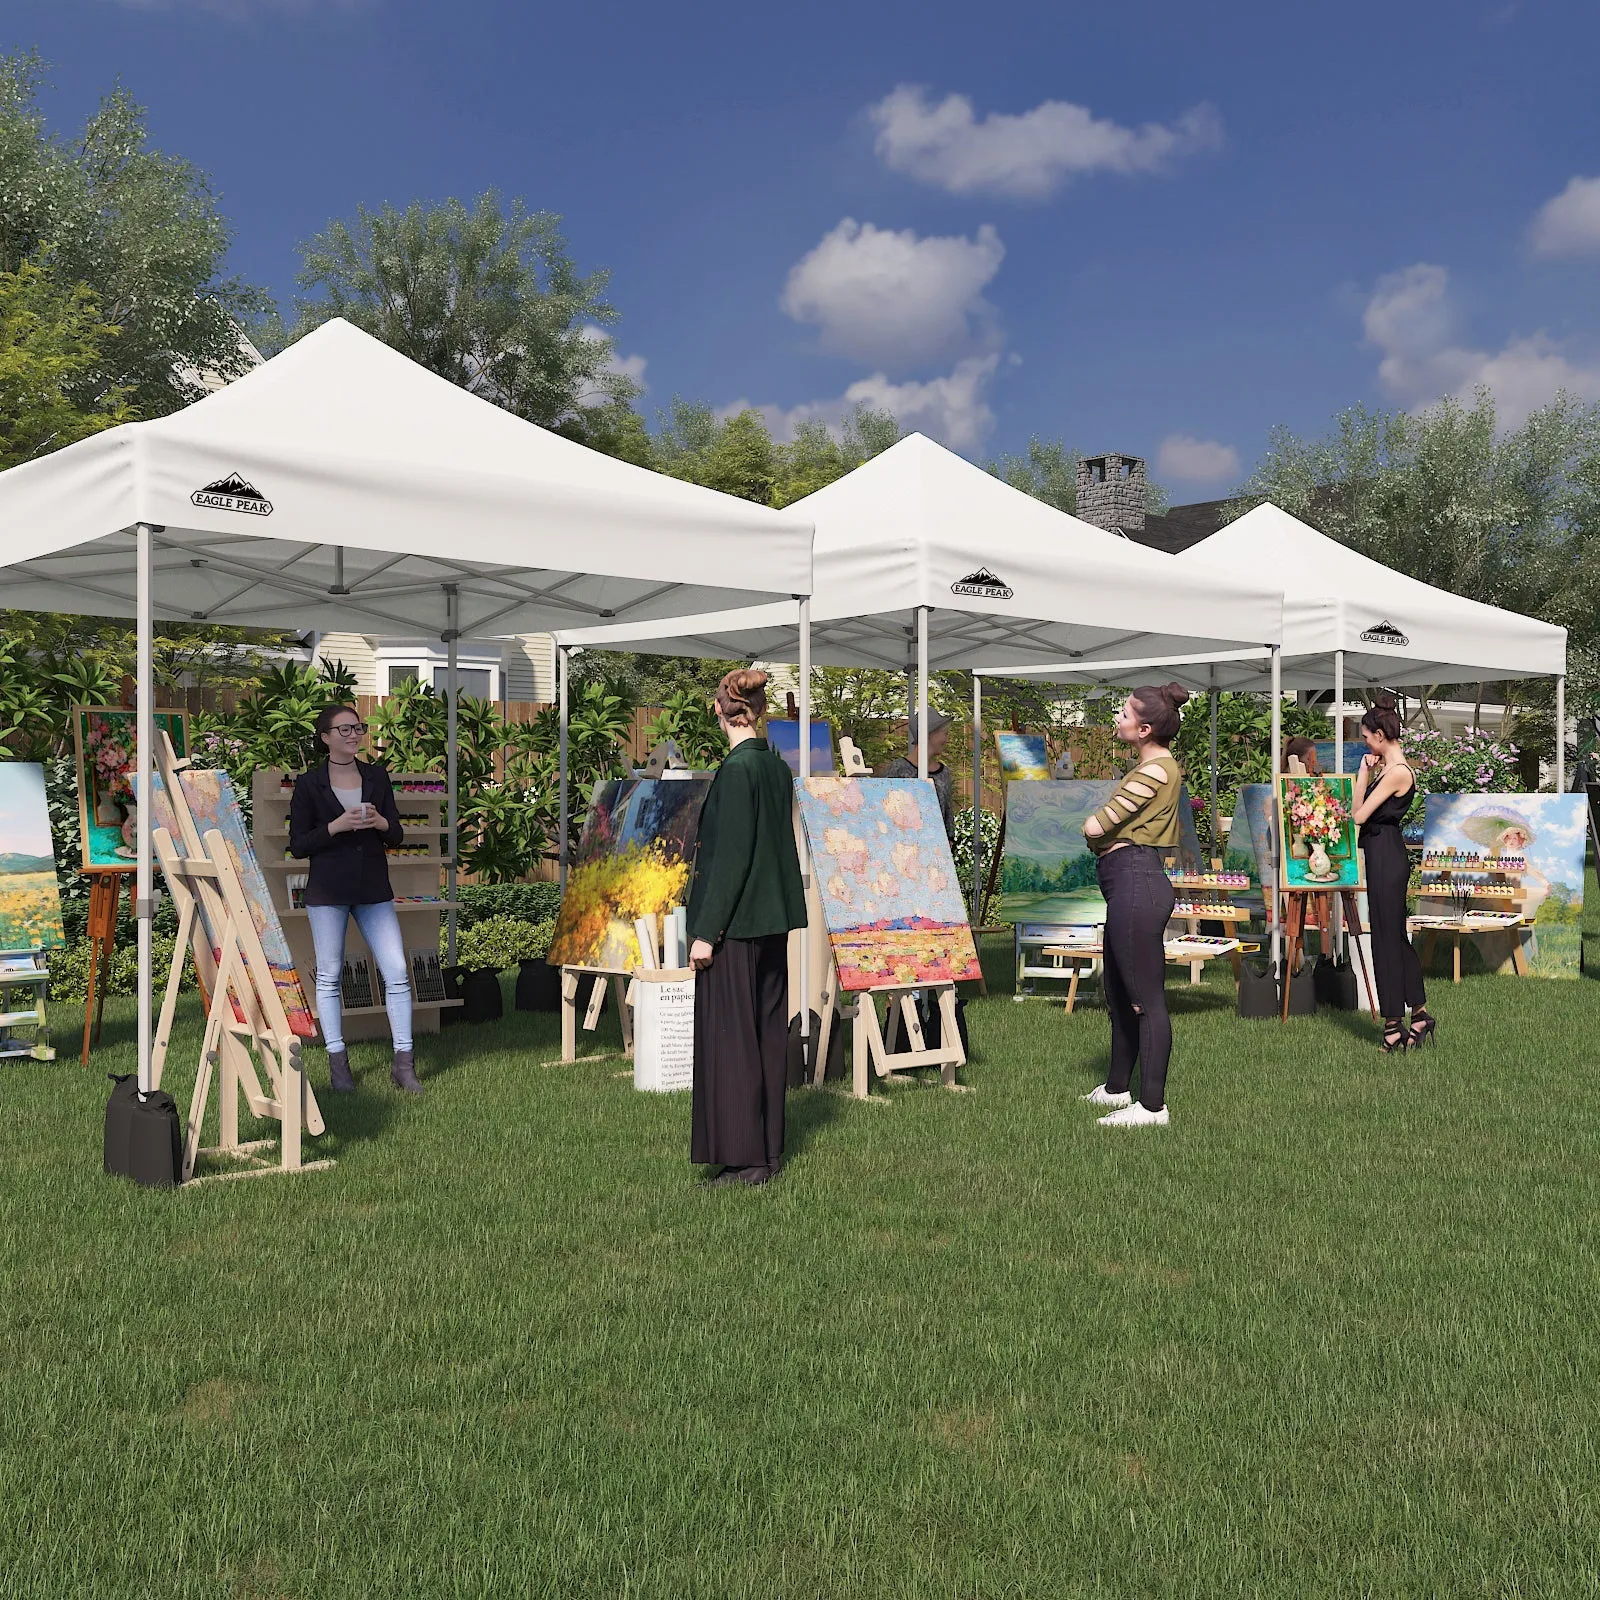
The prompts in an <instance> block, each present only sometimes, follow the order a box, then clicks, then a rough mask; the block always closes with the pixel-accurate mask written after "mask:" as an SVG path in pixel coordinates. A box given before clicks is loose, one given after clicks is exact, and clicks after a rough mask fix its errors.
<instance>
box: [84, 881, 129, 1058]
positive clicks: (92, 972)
mask: <svg viewBox="0 0 1600 1600" xmlns="http://www.w3.org/2000/svg"><path fill="white" fill-rule="evenodd" d="M134 877H135V874H134V873H132V872H130V871H129V870H128V869H127V868H125V867H104V868H98V869H96V870H95V871H94V872H91V873H90V874H89V923H88V929H87V931H88V935H89V986H88V989H87V990H86V991H85V993H84V999H83V1055H82V1058H81V1060H82V1064H83V1065H84V1066H88V1065H89V1047H90V1046H91V1045H96V1044H99V1043H100V1023H101V1021H102V1020H103V1018H104V1017H105V1014H106V990H107V989H108V988H110V986H111V958H112V956H114V955H115V954H116V950H117V906H118V904H119V903H120V901H121V899H122V883H123V880H124V879H126V880H127V883H128V910H129V912H130V913H131V912H132V911H133V908H134V907H133V897H134Z"/></svg>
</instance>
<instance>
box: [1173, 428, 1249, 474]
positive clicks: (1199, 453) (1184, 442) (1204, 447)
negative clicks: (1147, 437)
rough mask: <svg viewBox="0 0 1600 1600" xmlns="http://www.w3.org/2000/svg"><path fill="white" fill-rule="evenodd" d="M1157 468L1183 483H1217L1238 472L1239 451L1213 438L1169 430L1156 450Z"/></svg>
mask: <svg viewBox="0 0 1600 1600" xmlns="http://www.w3.org/2000/svg"><path fill="white" fill-rule="evenodd" d="M1156 471H1157V472H1158V473H1160V474H1161V476H1162V477H1163V478H1176V479H1178V480H1179V481H1180V482H1182V483H1207V484H1220V483H1226V482H1231V481H1233V480H1236V479H1237V478H1238V476H1239V452H1238V451H1237V450H1235V449H1234V448H1233V446H1232V445H1231V444H1218V443H1217V441H1216V440H1215V439H1196V438H1194V437H1192V436H1191V435H1190V434H1187V433H1169V434H1168V435H1167V436H1166V438H1165V439H1163V440H1162V441H1161V448H1160V450H1159V451H1157V453H1156Z"/></svg>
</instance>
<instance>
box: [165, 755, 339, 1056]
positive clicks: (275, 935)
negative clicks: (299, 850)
mask: <svg viewBox="0 0 1600 1600" xmlns="http://www.w3.org/2000/svg"><path fill="white" fill-rule="evenodd" d="M178 782H179V784H180V785H181V787H182V789H183V798H184V799H185V800H186V801H188V803H189V814H190V815H191V816H192V817H193V818H194V825H195V828H196V829H197V830H198V832H199V834H200V837H201V839H202V840H203V839H204V838H205V836H206V835H207V834H208V833H209V832H211V830H212V829H213V828H214V829H216V831H217V832H218V833H220V834H221V835H222V840H223V843H224V844H226V845H227V847H228V855H229V856H230V857H231V858H232V861H233V870H234V871H235V872H236V873H237V874H238V877H239V887H240V889H242V890H243V891H244V898H245V901H246V903H247V904H248V905H249V907H250V920H251V921H252V922H253V923H254V924H255V929H256V934H257V936H258V937H259V938H260V940H261V948H262V951H263V952H264V953H265V955H266V958H267V965H268V966H269V967H271V968H272V983H273V987H274V988H275V989H276V990H277V991H278V998H279V1000H281V1001H282V1002H283V1009H284V1013H285V1015H286V1016H287V1017H288V1019H289V1028H290V1031H291V1032H293V1033H297V1034H298V1035H299V1036H300V1037H301V1038H302V1039H314V1038H316V1036H317V1020H316V1018H315V1017H313V1016H312V1015H311V1007H310V1006H308V1005H307V1004H306V995H305V990H304V989H303V988H302V987H301V985H300V974H299V973H298V972H296V971H295V965H294V956H293V954H292V953H291V952H290V949H289V940H288V938H287V936H286V935H285V934H284V931H283V924H282V923H281V922H279V920H278V912H277V909H276V908H275V907H274V905H273V904H272V895H271V894H270V893H269V892H268V889H267V880H266V877H265V876H264V875H263V873H262V871H261V863H260V862H259V861H257V860H256V852H255V846H254V845H253V844H251V842H250V834H249V831H248V830H247V829H246V827H245V825H244V814H243V813H242V812H241V811H240V810H239V801H238V797H237V796H236V795H235V794H234V792H233V780H232V779H231V778H230V777H229V776H228V774H227V773H226V772H204V771H198V772H197V771H189V772H180V773H179V774H178Z"/></svg>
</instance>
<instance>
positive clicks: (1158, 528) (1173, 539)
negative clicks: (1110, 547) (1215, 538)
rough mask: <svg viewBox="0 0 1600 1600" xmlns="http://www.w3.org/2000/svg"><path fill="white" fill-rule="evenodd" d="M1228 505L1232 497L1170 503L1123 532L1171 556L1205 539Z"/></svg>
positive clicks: (1214, 530) (1220, 521)
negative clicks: (1159, 514) (1174, 504)
mask: <svg viewBox="0 0 1600 1600" xmlns="http://www.w3.org/2000/svg"><path fill="white" fill-rule="evenodd" d="M1232 504H1233V502H1232V500H1198V501H1196V502H1195V503H1194V504H1193V505H1189V506H1173V507H1172V508H1171V509H1170V510H1168V511H1167V512H1166V513H1165V514H1164V515H1162V516H1159V517H1157V516H1150V515H1146V517H1145V519H1144V527H1142V528H1138V529H1134V528H1128V529H1124V532H1126V534H1127V536H1128V537H1129V538H1130V539H1132V540H1133V542H1134V543H1135V544H1144V545H1149V546H1150V548H1151V549H1152V550H1164V551H1165V552H1166V553H1167V554H1168V555H1169V556H1175V555H1177V553H1178V552H1179V551H1180V550H1187V549H1188V548H1189V546H1190V545H1192V544H1199V542H1200V541H1201V540H1202V539H1209V538H1210V537H1211V535H1212V534H1214V533H1215V532H1216V531H1217V529H1218V528H1220V527H1221V526H1222V523H1223V519H1224V517H1225V516H1226V514H1227V509H1228V507H1229V506H1230V505H1232Z"/></svg>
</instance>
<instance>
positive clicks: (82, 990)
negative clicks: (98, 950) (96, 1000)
mask: <svg viewBox="0 0 1600 1600" xmlns="http://www.w3.org/2000/svg"><path fill="white" fill-rule="evenodd" d="M176 943H177V940H176V938H175V937H174V935H172V934H170V933H162V932H160V931H159V930H157V932H156V933H155V935H154V936H153V938H152V939H151V941H150V955H151V967H152V969H153V971H154V974H155V985H154V993H155V996H156V1000H157V1003H158V1004H159V1003H160V997H161V995H162V993H163V991H164V990H165V988H166V984H167V969H168V968H169V967H170V966H171V965H172V947H173V945H174V944H176ZM90 949H91V946H90V944H89V941H88V940H87V939H84V940H81V941H80V942H79V943H77V944H69V945H68V946H67V947H66V949H64V950H52V951H51V952H50V998H51V999H52V1000H77V1001H79V1002H81V1001H83V1000H84V999H85V998H86V997H87V995H88V992H89V954H90ZM181 986H182V988H184V989H186V990H187V989H192V988H194V987H195V977H194V961H193V959H192V958H190V959H186V960H185V961H184V963H183V982H182V985H181ZM138 992H139V947H138V945H137V943H135V941H134V937H133V935H132V934H130V935H129V936H128V937H127V939H125V940H122V941H121V942H119V943H118V945H117V948H116V950H115V951H114V952H113V954H112V957H111V972H110V976H109V979H108V981H107V984H106V993H107V994H108V995H111V996H112V997H113V998H116V997H119V996H123V997H125V996H128V995H134V994H137V993H138Z"/></svg>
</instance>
